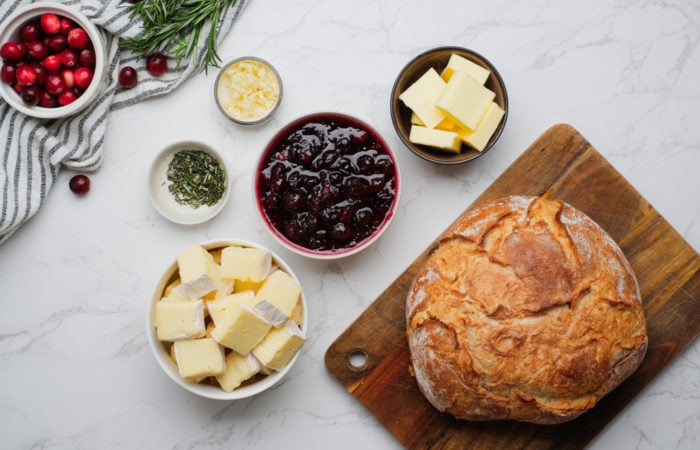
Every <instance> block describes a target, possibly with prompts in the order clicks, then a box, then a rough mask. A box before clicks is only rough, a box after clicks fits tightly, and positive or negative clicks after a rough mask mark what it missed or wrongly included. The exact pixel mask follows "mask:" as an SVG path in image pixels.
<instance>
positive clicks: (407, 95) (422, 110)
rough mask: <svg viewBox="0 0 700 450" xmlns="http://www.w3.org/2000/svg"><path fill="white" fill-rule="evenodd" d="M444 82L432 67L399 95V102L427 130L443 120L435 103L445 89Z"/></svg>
mask: <svg viewBox="0 0 700 450" xmlns="http://www.w3.org/2000/svg"><path fill="white" fill-rule="evenodd" d="M445 86H446V83H445V80H443V79H442V78H440V75H439V74H438V73H437V71H436V70H435V69H433V68H432V67H431V68H430V69H428V71H427V72H425V73H424V74H423V75H421V77H420V78H418V80H416V81H415V82H414V83H413V84H411V85H410V86H409V87H408V88H406V90H405V91H403V92H402V93H401V94H400V95H399V100H401V101H402V102H403V103H404V104H405V105H406V106H407V107H409V108H410V109H411V110H412V111H413V112H414V113H416V116H417V117H418V118H419V119H420V120H421V121H422V122H423V123H424V124H425V126H426V127H428V128H433V127H434V126H435V125H437V124H438V123H440V121H441V120H442V119H444V118H445V114H444V113H443V112H442V111H440V110H439V109H437V108H436V107H435V103H436V102H437V100H438V98H439V97H440V95H441V94H442V91H443V90H444V89H445Z"/></svg>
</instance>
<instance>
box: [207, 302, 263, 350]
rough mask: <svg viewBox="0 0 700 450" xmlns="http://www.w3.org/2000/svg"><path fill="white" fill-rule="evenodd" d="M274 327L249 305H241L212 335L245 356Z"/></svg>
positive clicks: (228, 315) (217, 326) (232, 311)
mask: <svg viewBox="0 0 700 450" xmlns="http://www.w3.org/2000/svg"><path fill="white" fill-rule="evenodd" d="M270 328H272V325H271V324H269V323H268V322H266V321H265V320H264V319H263V318H262V317H260V316H259V315H257V314H256V313H255V311H254V310H253V309H252V308H251V307H250V306H248V305H245V304H239V305H238V307H236V308H233V309H232V310H231V312H230V313H229V314H227V315H226V317H225V318H224V320H223V321H221V322H220V323H218V324H217V325H216V327H214V331H212V333H211V335H212V337H213V338H214V339H216V341H217V342H218V343H219V344H221V345H223V346H225V347H228V348H230V349H232V350H235V351H237V352H238V353H241V354H243V355H245V354H246V353H248V352H250V351H251V350H252V349H253V347H255V346H256V345H258V343H259V342H260V341H261V340H262V339H263V338H264V337H265V335H266V334H267V332H268V331H270Z"/></svg>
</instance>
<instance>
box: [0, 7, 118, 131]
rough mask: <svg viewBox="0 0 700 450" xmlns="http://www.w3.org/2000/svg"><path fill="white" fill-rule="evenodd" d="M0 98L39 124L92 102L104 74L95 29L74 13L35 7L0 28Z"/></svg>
mask: <svg viewBox="0 0 700 450" xmlns="http://www.w3.org/2000/svg"><path fill="white" fill-rule="evenodd" d="M0 58H1V59H2V65H1V66H0V95H1V96H2V98H3V99H4V100H5V101H6V102H7V103H9V104H10V105H11V106H12V107H14V108H15V109H17V110H19V111H21V112H22V113H25V114H27V115H29V116H32V117H36V118H39V119H56V118H61V117H67V116H70V115H73V114H75V113H77V112H78V111H81V110H82V109H83V108H85V107H86V106H88V105H89V104H91V103H92V102H93V100H94V99H95V97H97V95H98V94H99V92H100V89H101V85H102V80H103V78H104V73H105V51H104V48H103V43H102V38H101V35H100V33H99V31H98V30H97V28H96V27H95V26H94V25H93V24H92V23H91V22H90V21H89V20H88V19H87V17H85V16H84V15H83V14H81V13H80V12H79V11H78V10H76V9H74V8H71V7H68V6H65V5H62V4H60V3H51V2H40V3H34V4H30V5H27V6H24V7H20V8H18V9H17V10H16V11H15V12H14V13H13V14H12V15H10V16H9V17H8V18H7V20H5V21H4V22H3V24H2V25H0Z"/></svg>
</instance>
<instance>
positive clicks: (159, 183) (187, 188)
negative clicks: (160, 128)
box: [148, 141, 231, 225]
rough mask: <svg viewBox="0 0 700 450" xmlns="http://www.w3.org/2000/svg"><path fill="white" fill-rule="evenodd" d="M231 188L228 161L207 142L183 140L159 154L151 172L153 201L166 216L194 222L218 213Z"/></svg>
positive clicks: (189, 222) (149, 190)
mask: <svg viewBox="0 0 700 450" xmlns="http://www.w3.org/2000/svg"><path fill="white" fill-rule="evenodd" d="M230 190H231V181H230V178H229V174H228V170H227V169H226V163H225V162H224V160H223V158H222V157H221V155H220V154H219V153H218V152H217V151H216V150H214V149H213V148H212V147H210V146H209V145H207V144H204V143H201V142H196V141H182V142H177V143H175V144H172V145H169V146H168V147H166V148H165V149H163V151H161V152H160V153H159V154H158V156H156V158H155V160H154V161H153V164H152V165H151V171H150V174H149V182H148V192H149V195H150V198H151V204H152V205H153V207H154V208H155V209H156V211H158V212H159V213H160V214H161V215H162V216H163V217H165V218H166V219H168V220H170V221H172V222H175V223H178V224H182V225H194V224H198V223H202V222H205V221H207V220H209V219H211V218H212V217H214V216H216V215H217V214H218V213H219V212H220V211H221V210H222V209H223V207H224V205H225V204H226V201H227V200H228V197H229V193H230Z"/></svg>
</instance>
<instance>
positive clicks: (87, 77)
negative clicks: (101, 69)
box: [73, 67, 93, 89]
mask: <svg viewBox="0 0 700 450" xmlns="http://www.w3.org/2000/svg"><path fill="white" fill-rule="evenodd" d="M92 75H93V73H92V70H90V69H88V68H87V67H78V68H77V69H75V72H74V73H73V78H74V79H75V85H76V86H77V87H79V88H81V89H87V87H88V86H89V85H90V82H91V81H92Z"/></svg>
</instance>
